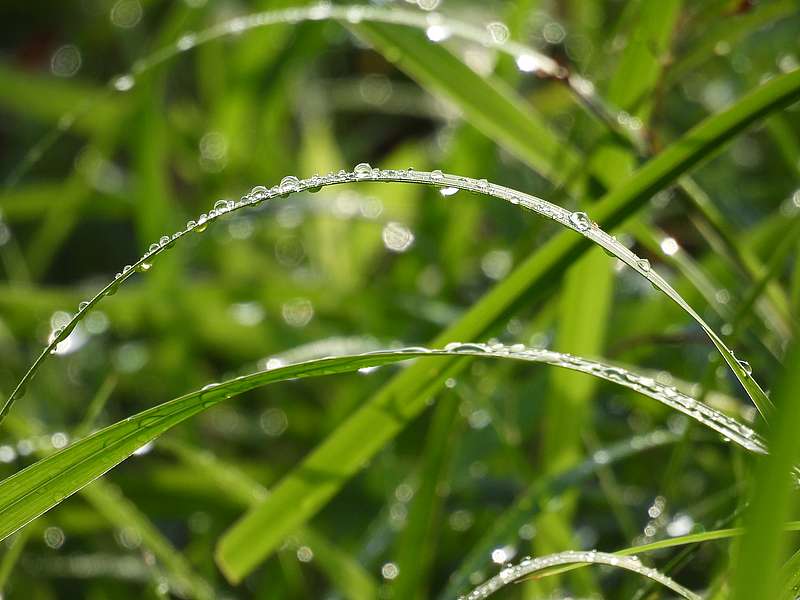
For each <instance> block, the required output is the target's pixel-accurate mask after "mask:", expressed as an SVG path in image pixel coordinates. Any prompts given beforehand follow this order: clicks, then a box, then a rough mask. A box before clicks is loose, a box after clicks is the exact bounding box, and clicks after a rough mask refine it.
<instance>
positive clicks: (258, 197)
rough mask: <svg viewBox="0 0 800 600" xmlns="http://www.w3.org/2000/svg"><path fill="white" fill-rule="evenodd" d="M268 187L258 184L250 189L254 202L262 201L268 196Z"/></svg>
mask: <svg viewBox="0 0 800 600" xmlns="http://www.w3.org/2000/svg"><path fill="white" fill-rule="evenodd" d="M267 194H268V192H267V188H266V187H264V186H263V185H257V186H256V187H254V188H253V189H252V190H250V198H251V199H252V200H253V201H254V202H261V201H262V200H264V199H265V198H266V197H267Z"/></svg>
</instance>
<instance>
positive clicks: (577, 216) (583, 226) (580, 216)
mask: <svg viewBox="0 0 800 600" xmlns="http://www.w3.org/2000/svg"><path fill="white" fill-rule="evenodd" d="M569 222H570V223H572V224H573V225H574V226H575V229H577V230H578V231H587V230H588V229H589V228H590V227H591V226H592V221H591V219H589V215H587V214H586V213H585V212H574V213H572V214H571V215H570V216H569Z"/></svg>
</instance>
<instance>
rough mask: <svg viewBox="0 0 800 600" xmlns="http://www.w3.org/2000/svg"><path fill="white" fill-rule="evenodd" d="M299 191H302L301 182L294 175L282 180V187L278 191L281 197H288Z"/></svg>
mask: <svg viewBox="0 0 800 600" xmlns="http://www.w3.org/2000/svg"><path fill="white" fill-rule="evenodd" d="M298 189H300V180H299V179H297V177H295V176H294V175H287V176H286V177H284V178H283V179H281V183H280V186H279V187H278V191H279V192H280V194H281V196H288V195H289V194H291V193H292V192H296V191H297V190H298Z"/></svg>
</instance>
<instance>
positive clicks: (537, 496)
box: [439, 431, 677, 600]
mask: <svg viewBox="0 0 800 600" xmlns="http://www.w3.org/2000/svg"><path fill="white" fill-rule="evenodd" d="M676 440H677V436H675V435H673V434H671V433H668V432H665V431H654V432H651V433H649V434H646V435H639V436H635V437H633V438H631V439H629V440H625V441H624V442H620V443H618V444H614V445H613V446H610V447H608V448H604V449H603V450H602V451H601V452H602V454H597V456H598V457H602V460H600V461H598V460H595V458H594V457H592V458H588V459H585V460H583V461H580V462H577V463H575V464H573V465H571V466H569V467H567V468H564V469H563V470H562V471H560V472H553V473H551V474H549V475H544V476H543V477H540V478H538V479H537V480H535V481H533V482H532V483H531V484H530V485H529V486H528V488H527V489H526V490H525V491H523V492H522V493H521V494H520V495H519V496H518V497H517V499H516V500H515V501H514V504H513V505H512V506H511V507H509V508H508V509H507V510H506V511H504V512H503V513H502V514H501V515H499V516H498V517H497V518H495V519H494V521H493V522H492V526H491V528H490V529H489V531H487V532H486V533H485V534H484V535H483V536H481V538H480V539H479V540H478V541H477V542H476V543H475V544H474V545H473V546H472V547H471V548H470V550H469V552H468V553H467V554H466V555H465V556H464V558H463V560H462V561H461V564H459V566H458V568H457V569H456V570H455V571H454V572H453V574H452V576H451V577H450V579H449V581H448V583H447V587H446V588H445V589H444V591H443V592H442V593H441V594H440V596H439V598H440V600H455V599H456V598H458V597H459V595H460V594H461V593H463V591H464V589H466V588H467V586H468V585H469V583H470V578H471V576H472V574H473V573H476V572H480V571H481V569H483V568H484V566H485V565H486V562H487V561H488V560H489V557H490V556H491V553H492V549H494V548H498V547H502V546H503V545H504V544H507V543H511V542H513V541H515V540H517V539H518V536H519V533H518V532H519V529H520V528H521V527H522V526H523V525H525V524H526V523H529V522H530V521H531V520H532V519H533V518H535V516H536V515H537V514H538V513H540V512H541V511H542V510H543V508H544V507H545V506H546V505H547V503H548V502H549V501H550V500H552V499H555V498H559V497H560V496H561V495H562V494H564V493H565V492H566V491H568V490H571V489H574V488H575V486H576V485H578V484H580V483H582V482H583V481H585V480H586V479H588V478H589V477H591V476H592V475H594V474H596V473H597V471H598V470H599V469H600V468H602V467H603V466H608V465H613V464H615V463H617V462H619V461H622V460H625V459H626V458H630V457H631V456H636V455H638V454H639V453H641V452H645V451H647V450H651V449H655V448H659V447H662V446H664V445H667V444H671V443H674V442H675V441H676Z"/></svg>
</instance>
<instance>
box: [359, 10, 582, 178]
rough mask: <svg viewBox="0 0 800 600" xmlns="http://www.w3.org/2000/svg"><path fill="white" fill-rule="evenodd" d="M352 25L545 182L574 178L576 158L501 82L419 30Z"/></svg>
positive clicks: (378, 25) (577, 162)
mask: <svg viewBox="0 0 800 600" xmlns="http://www.w3.org/2000/svg"><path fill="white" fill-rule="evenodd" d="M351 28H352V29H353V30H354V31H356V32H357V33H358V34H359V35H360V36H362V37H364V38H366V40H367V41H368V42H370V44H371V45H373V46H375V47H377V48H379V49H380V50H381V52H383V53H384V54H386V55H389V56H395V57H399V63H398V66H399V67H400V68H402V69H403V70H405V71H406V72H408V73H410V74H411V75H412V76H413V77H414V78H415V79H417V80H418V81H419V82H420V83H422V84H423V86H424V87H425V88H427V89H428V90H431V91H433V92H435V93H436V94H437V95H440V96H442V97H444V98H446V99H448V100H450V101H451V102H453V103H455V105H456V106H458V108H459V109H460V110H461V111H463V113H464V117H465V119H466V120H467V121H468V122H469V123H470V124H472V125H474V126H475V127H477V128H478V129H480V130H481V131H483V132H484V133H485V134H487V135H488V136H489V137H490V138H492V139H498V140H501V141H502V143H503V145H504V146H506V147H508V148H509V149H510V150H511V151H512V152H513V153H514V154H516V155H517V156H520V157H521V158H522V159H523V160H524V161H525V162H526V163H528V164H529V165H531V166H533V168H534V169H536V171H537V172H539V173H541V174H542V175H543V176H544V177H545V178H547V179H548V180H549V181H551V182H553V183H554V184H555V185H557V186H558V185H562V184H565V183H567V182H569V181H574V179H572V178H571V177H570V175H571V174H572V173H574V172H575V171H577V170H578V168H579V167H580V166H581V163H580V161H579V159H578V157H577V156H576V155H575V153H574V152H573V151H572V150H571V149H570V148H569V147H568V146H567V145H565V144H560V143H559V141H558V140H557V139H555V138H554V137H553V135H552V134H551V133H550V130H549V128H548V127H547V125H546V124H545V123H544V122H543V121H542V119H541V118H540V117H539V116H538V115H537V114H536V113H535V112H534V111H533V109H532V108H531V107H530V105H528V104H527V103H525V102H524V100H523V99H522V98H521V97H519V96H518V95H517V94H516V93H515V92H514V91H513V90H512V89H511V88H509V87H508V86H507V85H506V84H505V83H504V82H502V81H500V80H498V79H496V78H494V77H482V76H480V75H478V74H477V73H476V72H475V71H473V70H472V69H470V68H469V67H468V66H466V65H465V64H464V63H463V62H461V61H460V60H459V59H458V58H456V57H455V56H453V54H452V53H450V52H449V51H448V50H447V49H445V48H443V47H442V46H438V45H436V44H430V43H429V42H428V40H426V39H425V36H424V35H423V34H421V33H419V32H418V31H415V30H411V29H400V28H398V27H392V26H389V25H384V24H381V23H366V22H365V23H359V24H358V25H351ZM443 73H446V74H447V76H446V77H443V76H442V74H443ZM574 191H575V192H578V191H579V190H577V189H574Z"/></svg>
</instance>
